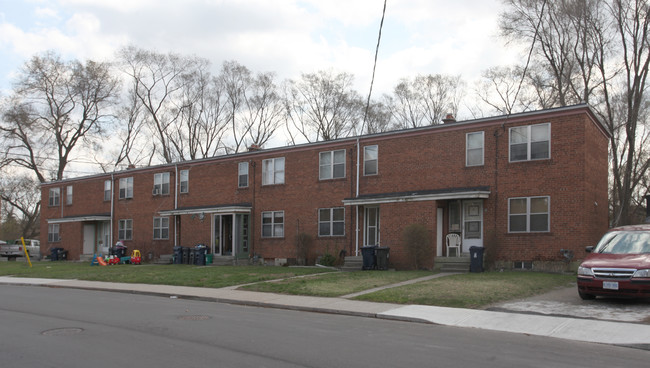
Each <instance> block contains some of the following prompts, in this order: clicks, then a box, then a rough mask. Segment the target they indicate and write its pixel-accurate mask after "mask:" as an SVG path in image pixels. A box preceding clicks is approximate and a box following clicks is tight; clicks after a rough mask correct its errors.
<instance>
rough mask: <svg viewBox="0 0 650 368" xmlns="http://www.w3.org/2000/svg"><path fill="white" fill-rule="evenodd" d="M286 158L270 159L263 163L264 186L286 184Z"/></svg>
mask: <svg viewBox="0 0 650 368" xmlns="http://www.w3.org/2000/svg"><path fill="white" fill-rule="evenodd" d="M284 171H285V160H284V157H276V158H269V159H266V160H263V161H262V185H277V184H284Z"/></svg>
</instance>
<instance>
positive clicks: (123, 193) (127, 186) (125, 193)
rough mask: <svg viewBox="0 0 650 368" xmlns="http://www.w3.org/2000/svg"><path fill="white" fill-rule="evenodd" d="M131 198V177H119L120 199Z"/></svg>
mask: <svg viewBox="0 0 650 368" xmlns="http://www.w3.org/2000/svg"><path fill="white" fill-rule="evenodd" d="M126 198H133V177H129V178H121V179H120V199H126Z"/></svg>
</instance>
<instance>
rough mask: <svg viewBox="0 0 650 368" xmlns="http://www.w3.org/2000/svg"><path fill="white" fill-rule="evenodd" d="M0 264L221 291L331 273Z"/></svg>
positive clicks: (34, 273) (13, 270)
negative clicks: (251, 284) (218, 289)
mask: <svg viewBox="0 0 650 368" xmlns="http://www.w3.org/2000/svg"><path fill="white" fill-rule="evenodd" d="M33 265H34V266H33V267H32V268H30V267H29V266H28V265H27V263H26V262H20V261H16V262H0V276H8V275H12V276H16V277H35V278H53V279H78V280H90V281H109V282H125V283H140V284H160V285H178V286H197V287H210V288H220V287H225V286H233V285H241V284H248V283H251V282H260V281H267V280H275V279H282V278H287V277H294V276H301V275H310V274H314V273H324V272H329V271H330V270H329V269H323V268H306V267H304V268H303V267H264V266H219V267H216V266H215V267H197V266H190V265H115V266H90V263H85V262H84V263H78V262H46V261H45V262H34V263H33Z"/></svg>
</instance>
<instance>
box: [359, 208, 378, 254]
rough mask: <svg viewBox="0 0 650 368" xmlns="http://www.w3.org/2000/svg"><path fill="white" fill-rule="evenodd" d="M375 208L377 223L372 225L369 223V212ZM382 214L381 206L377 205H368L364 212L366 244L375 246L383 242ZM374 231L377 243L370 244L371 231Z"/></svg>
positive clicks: (364, 240) (364, 241) (364, 242)
mask: <svg viewBox="0 0 650 368" xmlns="http://www.w3.org/2000/svg"><path fill="white" fill-rule="evenodd" d="M371 210H374V211H376V213H375V216H376V217H377V218H376V221H375V222H376V223H375V224H374V225H371V224H370V223H368V217H369V216H368V212H369V211H371ZM380 228H381V214H380V211H379V207H377V206H370V207H366V208H365V210H364V212H363V244H364V245H366V246H373V245H379V244H380V242H381V232H380ZM370 232H373V233H374V237H375V244H369V243H368V238H369V233H370Z"/></svg>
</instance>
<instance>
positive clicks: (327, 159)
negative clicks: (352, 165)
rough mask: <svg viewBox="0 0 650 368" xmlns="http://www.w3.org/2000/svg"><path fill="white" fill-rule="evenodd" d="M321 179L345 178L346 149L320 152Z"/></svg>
mask: <svg viewBox="0 0 650 368" xmlns="http://www.w3.org/2000/svg"><path fill="white" fill-rule="evenodd" d="M319 178H320V180H327V179H338V178H345V150H337V151H329V152H321V153H320V169H319Z"/></svg>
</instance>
